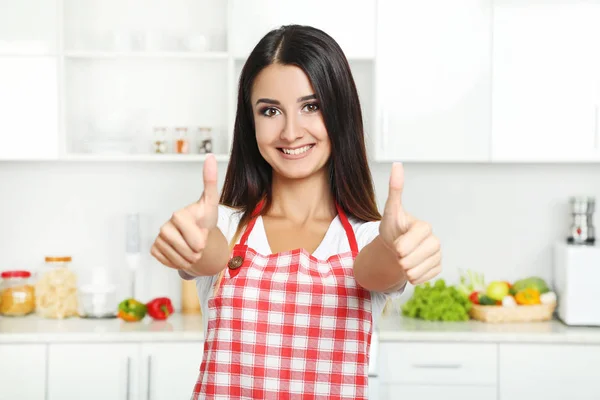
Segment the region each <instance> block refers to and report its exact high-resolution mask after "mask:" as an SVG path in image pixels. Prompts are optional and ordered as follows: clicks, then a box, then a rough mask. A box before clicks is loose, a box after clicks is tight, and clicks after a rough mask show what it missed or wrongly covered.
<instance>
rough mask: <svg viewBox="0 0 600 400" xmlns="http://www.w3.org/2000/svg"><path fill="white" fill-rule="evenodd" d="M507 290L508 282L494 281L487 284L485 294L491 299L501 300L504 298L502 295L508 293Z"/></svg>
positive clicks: (508, 288) (508, 287)
mask: <svg viewBox="0 0 600 400" xmlns="http://www.w3.org/2000/svg"><path fill="white" fill-rule="evenodd" d="M509 290H510V284H509V283H507V282H505V281H494V282H491V283H490V284H489V285H488V287H487V289H486V291H485V294H486V295H487V296H488V297H489V298H491V299H494V300H496V301H502V299H504V297H505V296H506V295H507V294H508V293H509Z"/></svg>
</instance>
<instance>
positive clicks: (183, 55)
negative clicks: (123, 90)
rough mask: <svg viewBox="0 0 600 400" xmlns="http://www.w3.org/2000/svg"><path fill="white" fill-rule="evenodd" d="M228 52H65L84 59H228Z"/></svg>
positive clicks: (66, 55) (68, 56) (71, 56)
mask: <svg viewBox="0 0 600 400" xmlns="http://www.w3.org/2000/svg"><path fill="white" fill-rule="evenodd" d="M228 56H229V55H228V53H226V52H219V51H215V52H184V51H128V52H109V51H69V52H66V53H65V57H67V58H82V59H115V58H133V59H137V58H139V59H145V58H149V59H151V58H157V59H169V58H172V59H190V60H226V59H227V57H228Z"/></svg>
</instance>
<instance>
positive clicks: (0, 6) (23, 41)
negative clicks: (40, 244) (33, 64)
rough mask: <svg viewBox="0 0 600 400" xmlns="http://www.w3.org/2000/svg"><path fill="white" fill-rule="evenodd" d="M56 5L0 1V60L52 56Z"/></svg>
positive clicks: (29, 0)
mask: <svg viewBox="0 0 600 400" xmlns="http://www.w3.org/2000/svg"><path fill="white" fill-rule="evenodd" d="M58 1H59V0H43V1H40V0H19V1H14V0H0V10H2V12H1V13H0V57H2V56H40V55H52V54H55V53H56V50H57V49H56V37H57V17H58V13H57V12H56V10H57V4H58ZM1 62H2V60H0V63H1ZM0 87H3V86H0Z"/></svg>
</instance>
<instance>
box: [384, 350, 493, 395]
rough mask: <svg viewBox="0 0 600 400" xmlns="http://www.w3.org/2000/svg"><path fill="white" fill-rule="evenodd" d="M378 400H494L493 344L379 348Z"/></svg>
mask: <svg viewBox="0 0 600 400" xmlns="http://www.w3.org/2000/svg"><path fill="white" fill-rule="evenodd" d="M380 351H381V353H380V357H381V358H380V360H381V364H380V365H379V371H380V376H381V387H380V396H379V400H395V399H404V398H405V399H419V400H439V399H440V398H443V399H446V400H455V399H456V400H471V399H473V400H497V399H498V382H497V380H498V358H497V356H498V346H497V345H496V344H495V343H440V342H437V343H436V342H395V343H394V342H385V343H381V344H380Z"/></svg>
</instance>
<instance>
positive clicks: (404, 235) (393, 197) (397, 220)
mask: <svg viewBox="0 0 600 400" xmlns="http://www.w3.org/2000/svg"><path fill="white" fill-rule="evenodd" d="M403 189H404V168H403V166H402V164H398V163H396V164H394V165H393V166H392V173H391V175H390V188H389V193H388V198H387V201H386V203H385V208H384V210H383V218H382V220H381V224H380V225H379V236H380V238H381V239H382V240H383V243H384V244H385V245H386V246H387V247H388V249H389V250H390V251H392V252H394V253H395V255H396V257H397V259H398V268H401V269H402V270H403V272H404V273H405V275H406V279H407V280H408V281H409V282H410V283H411V284H413V285H418V284H420V283H423V282H426V281H428V280H430V279H432V278H434V277H435V276H436V275H438V274H439V273H440V272H441V269H442V268H441V264H440V263H441V252H440V241H439V240H438V238H437V237H435V236H434V235H433V234H432V231H431V225H429V224H428V223H427V222H424V221H419V220H417V219H415V218H413V217H412V216H411V215H409V214H408V213H407V212H406V211H405V210H404V207H403V206H402V191H403Z"/></svg>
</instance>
